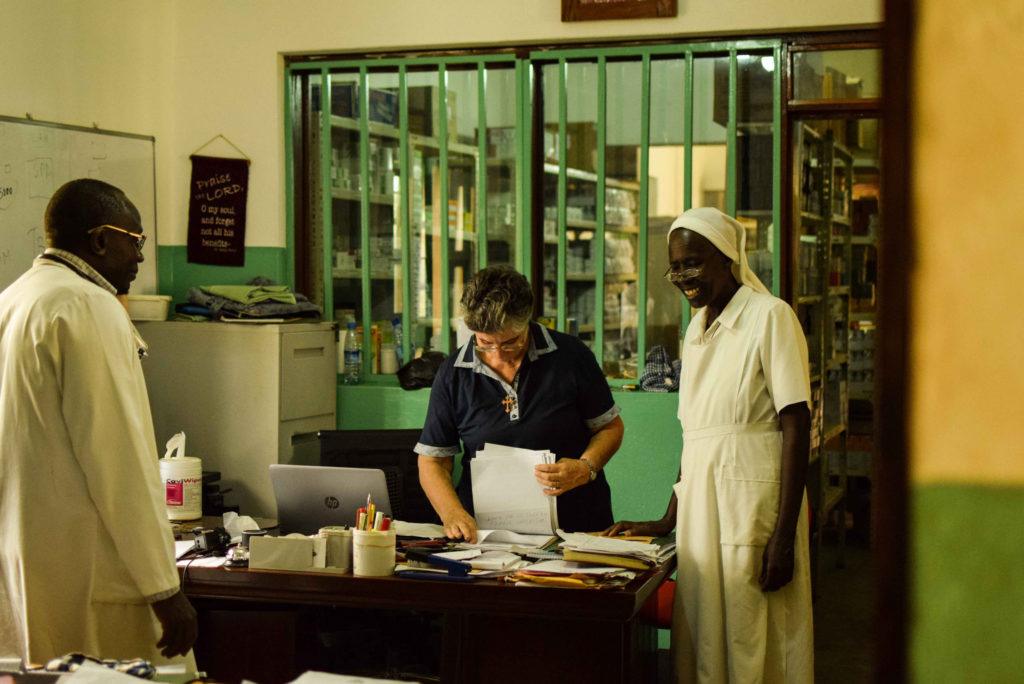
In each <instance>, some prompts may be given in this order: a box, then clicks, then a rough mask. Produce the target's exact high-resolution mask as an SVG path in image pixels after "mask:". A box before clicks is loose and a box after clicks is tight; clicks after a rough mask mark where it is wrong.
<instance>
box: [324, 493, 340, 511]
mask: <svg viewBox="0 0 1024 684" xmlns="http://www.w3.org/2000/svg"><path fill="white" fill-rule="evenodd" d="M340 505H341V502H340V501H338V497H336V496H328V497H325V498H324V506H327V508H329V509H331V510H332V511H333V510H334V509H335V508H337V507H338V506H340Z"/></svg>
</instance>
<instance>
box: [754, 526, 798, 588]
mask: <svg viewBox="0 0 1024 684" xmlns="http://www.w3.org/2000/svg"><path fill="white" fill-rule="evenodd" d="M793 563H794V561H793V537H792V536H790V537H788V538H786V536H785V535H780V534H779V532H778V530H776V531H775V533H774V534H772V536H771V538H770V539H769V540H768V544H767V545H766V546H765V547H764V554H762V556H761V574H760V575H759V576H758V578H757V583H758V584H760V585H761V590H762V591H776V590H778V589H781V588H782V587H784V586H786V585H787V584H789V583H790V581H791V580H792V579H793Z"/></svg>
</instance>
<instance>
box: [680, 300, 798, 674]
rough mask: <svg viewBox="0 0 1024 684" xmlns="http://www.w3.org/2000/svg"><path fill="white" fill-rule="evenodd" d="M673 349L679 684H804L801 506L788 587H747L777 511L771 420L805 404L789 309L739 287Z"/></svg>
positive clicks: (776, 453)
mask: <svg viewBox="0 0 1024 684" xmlns="http://www.w3.org/2000/svg"><path fill="white" fill-rule="evenodd" d="M706 316H707V309H702V310H700V311H699V312H697V314H696V315H695V316H694V318H693V320H692V321H691V323H690V325H689V327H688V328H687V331H686V337H685V341H684V346H683V371H682V378H681V383H680V392H679V419H680V421H681V423H682V426H683V453H682V476H681V478H680V482H679V483H678V484H676V486H675V491H676V495H677V498H678V502H679V506H678V518H677V522H676V542H677V544H678V547H677V556H678V560H679V571H678V574H679V583H678V585H677V587H678V588H677V592H676V605H675V610H674V613H673V622H672V647H673V651H674V653H673V660H674V663H675V668H676V673H677V679H678V681H680V682H726V681H729V682H811V681H813V678H814V668H813V663H814V653H813V629H812V617H811V585H810V562H809V551H808V529H807V499H806V496H805V497H804V502H803V505H802V506H801V509H800V519H799V522H798V524H797V535H796V551H795V556H796V559H795V561H796V566H795V571H794V576H793V581H792V582H790V583H789V584H788V585H786V586H785V587H783V588H782V589H780V590H778V591H776V592H772V593H765V592H763V591H761V589H760V587H759V586H758V582H757V578H758V574H759V572H760V570H761V558H762V553H763V552H764V547H765V544H766V543H767V541H768V539H769V537H770V536H771V534H772V532H773V530H774V529H775V523H776V521H777V519H778V512H779V483H780V479H781V465H782V463H781V454H782V433H781V432H780V431H779V423H778V411H779V410H781V409H783V408H785V407H786V406H789V405H790V404H795V403H799V402H807V401H808V400H809V398H810V380H809V376H808V368H807V342H806V340H805V339H804V335H803V331H802V329H801V328H800V324H799V322H798V321H797V318H796V315H795V314H794V313H793V310H792V309H790V308H789V306H788V305H787V304H786V303H785V302H783V301H781V300H779V299H777V298H775V297H772V296H771V295H767V294H761V293H757V292H754V291H753V290H751V289H750V288H749V287H747V286H741V287H740V289H739V290H738V291H737V292H736V294H735V295H734V296H733V298H732V300H731V301H730V302H729V304H728V305H727V306H726V307H725V309H724V310H723V311H722V312H721V313H720V314H719V316H718V318H717V319H716V320H715V321H714V322H713V323H712V324H711V327H710V329H708V330H706V331H705V319H706Z"/></svg>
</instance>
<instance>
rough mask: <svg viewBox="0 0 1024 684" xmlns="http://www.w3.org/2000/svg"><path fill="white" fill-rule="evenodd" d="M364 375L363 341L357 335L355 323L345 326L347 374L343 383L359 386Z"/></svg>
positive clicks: (351, 322) (343, 376)
mask: <svg viewBox="0 0 1024 684" xmlns="http://www.w3.org/2000/svg"><path fill="white" fill-rule="evenodd" d="M362 373H363V350H362V340H361V339H359V335H358V334H357V333H356V323H355V321H349V322H348V325H346V326H345V373H344V375H342V382H343V383H344V384H346V385H358V384H359V380H360V378H361V376H362Z"/></svg>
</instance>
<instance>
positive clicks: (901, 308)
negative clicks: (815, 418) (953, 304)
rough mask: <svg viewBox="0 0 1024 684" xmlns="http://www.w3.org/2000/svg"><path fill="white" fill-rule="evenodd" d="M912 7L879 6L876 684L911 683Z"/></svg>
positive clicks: (892, 1)
mask: <svg viewBox="0 0 1024 684" xmlns="http://www.w3.org/2000/svg"><path fill="white" fill-rule="evenodd" d="M913 48H914V3H910V2H903V1H902V0H885V26H884V28H883V31H882V88H883V92H884V94H885V98H884V103H883V116H884V122H883V126H882V131H881V141H882V159H883V161H882V164H883V167H884V168H883V170H882V207H883V209H882V211H883V215H884V217H885V226H884V229H883V230H882V231H881V232H880V238H879V250H878V259H879V264H878V328H879V343H878V345H877V346H876V348H875V372H876V376H875V377H876V379H877V380H878V382H876V384H875V406H879V407H882V410H881V411H878V412H877V414H876V420H875V440H874V442H875V453H874V457H873V459H872V463H873V466H874V478H873V481H874V482H875V483H876V484H875V501H874V512H873V516H872V518H873V523H872V524H873V526H874V529H873V533H874V538H875V577H876V580H875V649H876V650H875V676H874V679H875V681H878V682H883V681H885V682H893V681H906V680H907V679H908V677H909V674H910V672H909V668H908V665H907V662H908V657H907V645H908V642H909V639H908V634H909V624H908V616H909V609H908V606H909V603H910V601H909V596H908V594H909V590H910V588H911V585H910V582H909V575H910V553H909V548H910V540H909V532H910V529H909V524H908V513H909V506H908V499H909V496H910V489H909V481H908V467H907V465H908V462H909V454H908V452H907V447H908V438H907V437H908V429H909V426H908V422H909V421H908V419H907V416H908V414H909V408H910V403H909V394H910V393H909V388H910V382H911V376H910V364H909V346H910V317H911V313H912V310H911V296H910V272H911V268H912V267H913V264H914V244H915V231H914V230H913V215H912V211H911V202H910V197H911V189H912V188H911V183H910V178H911V165H910V159H911V157H910V155H911V142H910V136H911V131H912V130H913V122H912V121H911V107H910V103H911V97H912V93H913V83H912V82H911V77H912V73H913V64H912V56H913V54H914V49H913Z"/></svg>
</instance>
